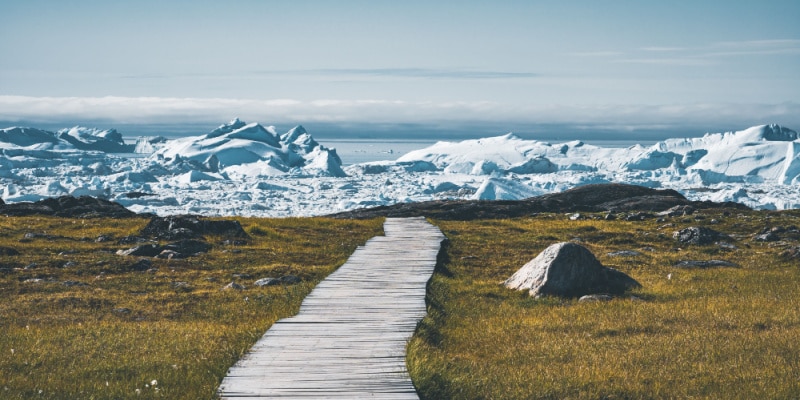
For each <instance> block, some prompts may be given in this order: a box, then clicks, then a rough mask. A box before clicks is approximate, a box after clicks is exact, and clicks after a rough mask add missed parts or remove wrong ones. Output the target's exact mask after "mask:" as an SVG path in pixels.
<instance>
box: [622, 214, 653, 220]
mask: <svg viewBox="0 0 800 400" xmlns="http://www.w3.org/2000/svg"><path fill="white" fill-rule="evenodd" d="M650 218H653V214H650V213H646V212H637V213H634V214H629V215H628V216H627V217H625V221H644V220H646V219H650Z"/></svg>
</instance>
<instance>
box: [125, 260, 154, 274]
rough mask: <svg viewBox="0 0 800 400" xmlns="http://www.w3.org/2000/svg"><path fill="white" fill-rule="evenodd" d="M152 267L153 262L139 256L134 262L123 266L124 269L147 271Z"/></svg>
mask: <svg viewBox="0 0 800 400" xmlns="http://www.w3.org/2000/svg"><path fill="white" fill-rule="evenodd" d="M150 268H153V262H152V261H150V260H149V259H147V258H140V259H139V260H138V261H136V262H135V263H133V264H131V265H128V266H127V267H125V270H126V271H148V270H150Z"/></svg>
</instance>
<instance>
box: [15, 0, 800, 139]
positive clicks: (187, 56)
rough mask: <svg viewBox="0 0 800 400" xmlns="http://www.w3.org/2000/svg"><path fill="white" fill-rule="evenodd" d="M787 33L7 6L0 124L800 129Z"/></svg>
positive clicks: (540, 18)
mask: <svg viewBox="0 0 800 400" xmlns="http://www.w3.org/2000/svg"><path fill="white" fill-rule="evenodd" d="M798 17H800V1H797V0H760V1H756V0H753V1H748V0H693V1H683V0H675V1H663V0H659V1H647V0H638V1H621V0H620V1H615V0H608V1H602V2H598V1H582V0H577V1H566V0H561V1H545V0H543V1H537V0H527V1H511V0H509V1H497V0H496V1H436V2H431V1H416V0H405V1H381V0H371V1H348V0H341V1H322V0H320V1H302V0H298V1H271V0H231V1H224V2H221V1H205V0H193V1H178V0H156V1H152V0H138V1H135V2H134V1H131V2H128V1H108V0H102V1H92V0H84V1H81V0H73V1H67V0H59V1H45V0H4V1H2V2H0V121H4V122H7V123H19V122H25V123H31V124H48V123H49V124H63V125H64V126H71V125H74V124H76V123H84V122H95V123H98V124H105V125H106V126H103V127H111V126H113V125H115V124H121V125H125V124H128V125H136V124H182V123H187V124H188V123H199V124H203V123H208V124H210V125H209V126H215V125H218V124H219V123H222V122H225V121H227V120H230V119H232V118H233V117H237V116H238V117H241V118H242V119H245V120H247V121H259V122H261V123H264V124H304V125H306V126H307V127H308V126H309V125H314V124H317V125H318V126H328V127H338V128H340V129H343V130H347V129H350V128H352V129H357V127H359V126H361V127H363V126H371V127H376V126H384V127H392V126H413V127H419V126H435V127H441V128H442V129H451V130H459V129H464V130H468V129H470V127H472V129H475V128H474V127H481V128H480V129H483V130H486V131H495V132H496V133H498V134H500V133H504V132H508V131H512V130H513V131H520V130H521V131H535V130H537V129H539V130H547V129H551V130H552V129H559V127H560V126H570V127H571V128H572V129H579V130H580V129H583V130H584V131H585V132H586V133H587V134H591V132H593V131H594V132H610V131H619V132H633V133H635V132H645V131H658V130H665V131H667V130H681V129H683V130H689V131H692V130H697V133H699V134H701V133H703V132H705V131H712V132H718V131H726V130H737V129H744V128H746V127H748V126H752V125H759V124H765V123H778V124H782V125H785V126H788V127H790V128H793V129H800V95H799V94H798V93H800V73H798V72H797V71H800V23H798V22H797V21H798ZM109 125H110V126H109ZM390 130H391V129H390ZM398 132H399V131H398ZM312 133H314V132H313V131H312ZM598 134H599V133H598Z"/></svg>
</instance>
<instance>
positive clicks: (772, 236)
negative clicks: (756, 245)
mask: <svg viewBox="0 0 800 400" xmlns="http://www.w3.org/2000/svg"><path fill="white" fill-rule="evenodd" d="M753 240H755V241H756V242H777V241H778V240H781V237H780V236H778V234H777V233H776V232H775V231H769V232H767V233H762V234H760V235H756V237H755V238H753Z"/></svg>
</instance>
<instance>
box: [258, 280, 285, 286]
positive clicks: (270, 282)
mask: <svg viewBox="0 0 800 400" xmlns="http://www.w3.org/2000/svg"><path fill="white" fill-rule="evenodd" d="M280 281H281V280H280V278H261V279H259V280H257V281H255V282H253V284H254V285H256V286H258V287H261V286H274V285H277V284H279V283H280Z"/></svg>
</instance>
